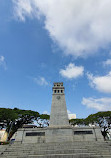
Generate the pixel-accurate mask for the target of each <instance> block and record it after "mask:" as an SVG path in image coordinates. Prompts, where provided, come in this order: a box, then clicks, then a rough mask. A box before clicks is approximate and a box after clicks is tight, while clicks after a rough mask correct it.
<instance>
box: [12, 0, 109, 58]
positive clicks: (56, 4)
mask: <svg viewBox="0 0 111 158" xmlns="http://www.w3.org/2000/svg"><path fill="white" fill-rule="evenodd" d="M12 1H13V3H14V15H15V16H16V17H19V19H20V20H22V21H25V18H26V17H31V18H32V17H36V18H38V19H39V18H41V17H42V16H44V17H45V18H44V24H45V29H46V30H47V31H48V32H49V35H50V37H51V38H52V39H53V41H54V42H56V44H58V45H59V46H60V48H61V49H62V50H63V51H64V52H65V53H66V54H67V55H69V54H71V55H73V56H75V57H79V56H81V57H84V56H87V55H90V54H94V53H95V52H96V51H97V50H98V49H99V48H106V47H107V46H108V45H109V44H110V41H111V27H110V26H111V8H110V6H111V0H96V1H94V0H44V1H42V0H12Z"/></svg>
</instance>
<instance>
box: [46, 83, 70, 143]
mask: <svg viewBox="0 0 111 158" xmlns="http://www.w3.org/2000/svg"><path fill="white" fill-rule="evenodd" d="M52 90H53V94H52V106H51V114H50V123H49V127H48V128H47V132H46V142H59V141H60V142H64V141H73V131H72V128H71V126H70V125H69V119H68V114H67V108H66V101H65V94H64V86H63V82H55V83H54V84H53V88H52Z"/></svg>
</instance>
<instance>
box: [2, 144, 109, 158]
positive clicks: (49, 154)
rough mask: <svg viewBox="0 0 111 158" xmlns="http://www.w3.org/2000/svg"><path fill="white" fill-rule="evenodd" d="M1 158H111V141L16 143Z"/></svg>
mask: <svg viewBox="0 0 111 158" xmlns="http://www.w3.org/2000/svg"><path fill="white" fill-rule="evenodd" d="M0 158H111V141H104V142H97V141H95V142H93V141H92V142H77V141H76V142H73V143H69V142H67V143H42V144H34V143H30V144H25V143H23V144H20V143H14V144H11V145H7V146H5V147H4V151H3V150H2V151H1V152H0Z"/></svg>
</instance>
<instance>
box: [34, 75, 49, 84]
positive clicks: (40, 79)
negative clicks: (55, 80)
mask: <svg viewBox="0 0 111 158" xmlns="http://www.w3.org/2000/svg"><path fill="white" fill-rule="evenodd" d="M33 80H34V82H36V83H37V84H38V85H40V86H47V85H48V82H47V81H46V79H45V78H44V77H37V78H33Z"/></svg>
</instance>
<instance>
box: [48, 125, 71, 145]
mask: <svg viewBox="0 0 111 158" xmlns="http://www.w3.org/2000/svg"><path fill="white" fill-rule="evenodd" d="M49 142H54V143H56V142H73V130H72V128H71V127H70V126H66V127H48V128H47V130H46V143H49Z"/></svg>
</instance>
